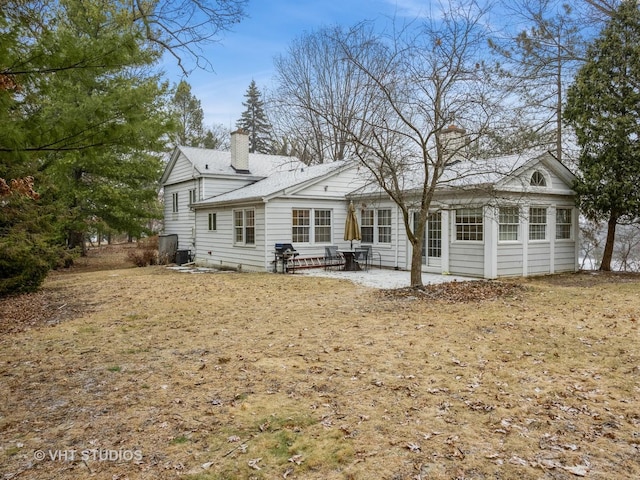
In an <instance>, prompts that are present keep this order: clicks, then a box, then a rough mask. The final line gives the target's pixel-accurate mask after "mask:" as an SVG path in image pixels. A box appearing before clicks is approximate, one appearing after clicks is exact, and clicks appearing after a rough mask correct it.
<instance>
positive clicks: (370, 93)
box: [309, 2, 502, 287]
mask: <svg viewBox="0 0 640 480" xmlns="http://www.w3.org/2000/svg"><path fill="white" fill-rule="evenodd" d="M447 8H448V9H446V10H443V12H444V13H443V15H442V18H437V19H432V20H427V21H425V22H423V23H418V22H415V23H412V24H408V25H404V26H402V27H401V28H398V29H394V30H393V31H391V32H388V33H382V34H374V33H373V31H372V30H371V29H370V28H368V26H367V24H361V25H358V26H356V27H354V28H353V29H352V30H351V31H349V32H346V34H342V33H341V32H339V31H336V32H334V33H335V34H336V36H335V42H336V45H338V46H339V50H338V51H339V52H340V56H339V57H338V58H337V61H340V62H346V63H347V64H348V65H349V69H350V71H352V72H353V74H352V76H351V81H352V82H353V85H356V86H357V88H352V89H351V91H350V96H351V99H350V102H352V103H351V104H352V105H354V106H355V107H356V108H354V109H353V111H352V112H351V114H350V115H349V116H347V117H344V116H342V115H341V112H340V111H339V110H338V111H336V109H338V108H340V107H341V105H342V104H341V103H339V102H327V101H325V99H323V98H322V96H321V95H320V96H315V97H314V99H313V100H314V102H311V105H310V107H309V109H310V112H311V113H313V114H315V115H318V116H320V117H321V118H322V119H323V121H325V122H326V123H327V124H328V125H330V126H331V127H332V128H336V129H338V130H340V131H341V132H342V134H343V135H345V138H346V139H347V142H348V144H349V146H350V151H351V152H352V155H353V156H354V157H355V158H356V159H357V160H358V161H359V162H360V164H361V165H362V166H363V167H364V168H365V169H366V170H367V171H368V172H369V173H370V174H371V176H372V178H373V179H375V182H377V184H378V185H379V186H380V187H381V188H382V189H383V190H384V191H385V192H386V193H387V194H388V195H389V197H390V198H391V199H392V200H393V201H394V202H395V203H396V204H397V205H398V207H399V210H400V211H401V214H402V219H403V222H404V227H405V230H406V232H407V236H408V239H409V241H410V242H411V245H412V248H413V253H412V258H411V285H412V286H414V287H419V286H421V285H422V275H421V264H422V244H423V232H424V231H425V224H426V221H427V217H428V214H429V209H430V206H431V202H432V199H433V196H434V193H435V191H436V189H438V188H439V187H442V186H443V185H444V184H445V183H446V182H448V181H449V180H451V175H452V173H451V172H452V171H453V169H452V168H451V167H452V166H453V165H454V164H456V163H457V162H458V161H459V159H460V157H459V156H460V154H461V153H462V152H463V150H464V149H465V146H466V145H467V143H470V142H474V141H475V140H476V139H477V138H479V137H480V136H481V135H482V134H483V133H485V132H486V131H487V129H488V128H489V126H490V122H491V120H492V119H493V118H494V117H495V115H496V114H497V113H498V112H499V106H500V101H501V100H502V99H501V98H500V93H499V90H497V89H496V88H495V85H494V83H493V80H494V79H493V78H492V76H491V71H490V69H488V68H486V66H485V64H484V62H483V58H484V57H483V56H484V53H485V51H486V30H485V27H484V25H483V23H482V19H483V16H484V15H485V13H486V12H485V11H484V10H482V9H480V8H479V7H478V6H477V5H476V4H475V3H473V2H470V3H466V4H462V5H458V6H454V5H452V4H449V5H448V7H447ZM453 124H457V125H463V126H464V127H465V129H467V134H466V138H465V140H464V141H460V138H458V139H457V141H456V143H455V144H454V143H452V142H447V141H446V140H445V137H444V136H443V135H442V133H443V131H445V130H451V129H450V128H449V127H450V126H451V125H453ZM454 130H455V129H454ZM461 170H462V169H461ZM412 214H413V216H412Z"/></svg>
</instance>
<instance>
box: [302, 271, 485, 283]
mask: <svg viewBox="0 0 640 480" xmlns="http://www.w3.org/2000/svg"><path fill="white" fill-rule="evenodd" d="M295 275H309V276H316V277H329V278H337V279H343V280H350V281H352V282H353V283H356V284H358V285H364V286H366V287H373V288H403V287H408V286H409V284H410V283H411V282H410V275H411V274H410V272H409V271H407V270H392V269H378V268H372V269H369V270H368V271H364V270H363V271H355V272H348V271H344V270H337V271H335V270H329V271H327V270H323V269H319V268H309V269H305V270H296V272H295ZM472 280H478V279H477V278H470V277H459V276H454V275H437V274H434V273H424V272H423V273H422V282H423V283H424V284H425V285H428V284H436V283H445V282H467V281H472Z"/></svg>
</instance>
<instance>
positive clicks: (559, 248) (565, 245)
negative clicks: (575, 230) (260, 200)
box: [555, 240, 576, 272]
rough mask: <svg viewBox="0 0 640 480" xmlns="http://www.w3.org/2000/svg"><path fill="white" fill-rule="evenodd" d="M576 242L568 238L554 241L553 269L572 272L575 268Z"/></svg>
mask: <svg viewBox="0 0 640 480" xmlns="http://www.w3.org/2000/svg"><path fill="white" fill-rule="evenodd" d="M575 249H576V242H574V241H569V240H558V241H556V248H555V271H556V272H574V271H575V270H576V257H575Z"/></svg>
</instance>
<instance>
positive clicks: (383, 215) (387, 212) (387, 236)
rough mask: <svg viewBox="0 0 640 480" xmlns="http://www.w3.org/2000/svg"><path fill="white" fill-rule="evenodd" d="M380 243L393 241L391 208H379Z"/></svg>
mask: <svg viewBox="0 0 640 480" xmlns="http://www.w3.org/2000/svg"><path fill="white" fill-rule="evenodd" d="M378 243H391V209H389V208H384V209H380V210H378Z"/></svg>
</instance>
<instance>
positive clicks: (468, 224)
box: [456, 207, 484, 242]
mask: <svg viewBox="0 0 640 480" xmlns="http://www.w3.org/2000/svg"><path fill="white" fill-rule="evenodd" d="M483 227H484V218H483V215H482V207H478V208H459V209H457V210H456V240H460V241H465V242H481V241H482V240H483V238H484V236H483V234H484V228H483Z"/></svg>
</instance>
